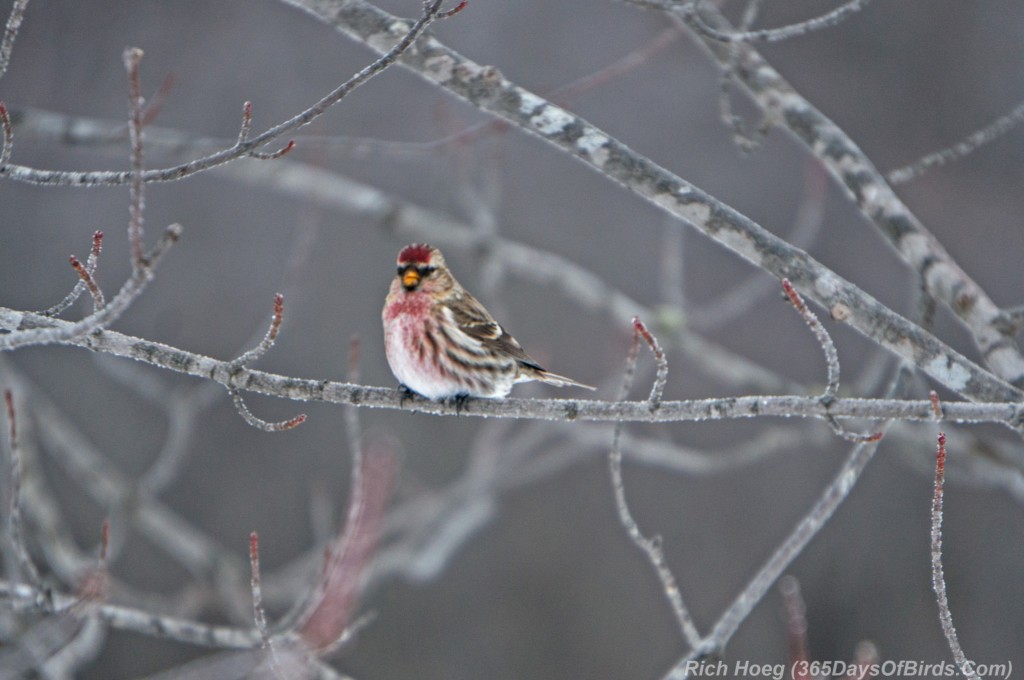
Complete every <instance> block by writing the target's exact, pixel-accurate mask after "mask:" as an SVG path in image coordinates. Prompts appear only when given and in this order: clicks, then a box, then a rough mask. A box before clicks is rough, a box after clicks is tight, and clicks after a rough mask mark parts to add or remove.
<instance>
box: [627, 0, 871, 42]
mask: <svg viewBox="0 0 1024 680" xmlns="http://www.w3.org/2000/svg"><path fill="white" fill-rule="evenodd" d="M868 2H870V0H849V2H847V3H846V4H844V5H841V6H840V7H837V8H836V9H834V10H832V11H831V12H828V13H827V14H823V15H821V16H819V17H814V18H813V19H808V20H806V21H801V22H799V23H796V24H790V25H789V26H783V27H781V28H767V29H764V30H760V31H731V32H726V31H719V30H717V29H715V28H714V27H712V26H709V25H708V24H706V23H704V20H703V19H701V16H700V11H701V8H702V7H703V6H704V5H705V4H706V2H705V0H691V2H688V3H687V4H686V5H684V6H683V8H682V11H683V12H684V13H687V14H689V15H691V16H693V18H694V22H693V24H694V26H695V27H696V28H697V30H699V31H700V32H701V33H702V34H704V35H705V36H707V37H709V38H711V39H713V40H718V41H720V42H778V41H780V40H788V39H789V38H795V37H797V36H801V35H806V34H807V33H811V32H812V31H817V30H821V29H824V28H831V27H833V26H836V25H837V24H839V23H840V22H842V21H843V20H845V19H847V18H849V17H851V16H853V15H854V14H856V13H857V12H859V11H860V10H862V9H863V8H864V7H865V6H866V5H867V4H868ZM638 4H641V5H647V6H660V7H661V8H662V9H666V8H669V7H670V6H671V5H672V4H676V3H671V2H660V1H659V0H639V1H638Z"/></svg>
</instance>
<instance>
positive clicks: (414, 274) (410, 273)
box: [402, 267, 420, 290]
mask: <svg viewBox="0 0 1024 680" xmlns="http://www.w3.org/2000/svg"><path fill="white" fill-rule="evenodd" d="M402 285H403V286H405V288H406V289H407V290H412V289H413V288H415V287H416V286H418V285H420V273H419V272H418V271H416V268H415V267H409V268H408V269H406V270H405V271H404V272H403V273H402Z"/></svg>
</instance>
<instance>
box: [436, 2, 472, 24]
mask: <svg viewBox="0 0 1024 680" xmlns="http://www.w3.org/2000/svg"><path fill="white" fill-rule="evenodd" d="M468 4H469V0H462V2H460V3H459V4H457V5H455V7H452V8H451V9H450V10H447V11H445V12H438V13H437V18H438V19H450V18H452V17H453V16H455V15H456V14H458V13H459V12H461V11H462V10H464V9H466V5H468Z"/></svg>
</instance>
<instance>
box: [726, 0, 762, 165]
mask: <svg viewBox="0 0 1024 680" xmlns="http://www.w3.org/2000/svg"><path fill="white" fill-rule="evenodd" d="M761 2H762V0H750V2H749V3H748V4H747V8H746V9H745V10H744V12H743V17H742V18H741V19H740V26H739V28H740V30H741V31H747V30H748V29H749V28H750V27H751V26H753V25H754V21H756V20H757V13H758V12H759V11H760V9H761ZM731 52H732V54H731V55H730V57H729V59H728V61H727V62H726V63H725V64H724V65H723V66H722V73H721V75H720V76H719V80H718V109H719V113H720V115H721V117H722V120H723V121H724V122H725V124H726V126H727V127H728V128H729V129H730V130H732V135H733V140H734V141H735V142H736V145H737V146H738V147H739V148H740V150H741V151H743V152H745V153H751V152H753V151H755V150H757V149H758V148H759V147H760V146H761V142H762V141H763V140H764V138H765V136H767V134H768V131H769V130H770V129H771V119H770V118H769V117H768V116H766V115H762V118H761V122H760V123H758V124H757V126H756V127H755V128H754V129H753V130H754V131H753V133H750V132H747V126H746V124H745V123H744V122H743V119H742V118H741V117H739V116H738V115H736V114H735V113H733V111H732V93H731V90H730V85H731V84H732V81H733V77H734V75H733V73H734V71H735V70H736V66H737V64H738V63H739V57H740V51H739V49H738V48H737V47H735V46H734V47H733V48H732V50H731Z"/></svg>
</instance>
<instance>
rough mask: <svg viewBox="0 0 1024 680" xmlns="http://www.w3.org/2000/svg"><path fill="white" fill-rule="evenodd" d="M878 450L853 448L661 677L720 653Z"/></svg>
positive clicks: (870, 446)
mask: <svg viewBox="0 0 1024 680" xmlns="http://www.w3.org/2000/svg"><path fill="white" fill-rule="evenodd" d="M877 449H878V442H877V441H874V442H864V443H860V444H855V445H854V447H853V451H852V452H851V453H850V456H849V458H847V460H846V462H845V463H844V464H843V466H842V467H841V468H840V469H839V472H838V474H837V475H836V476H835V477H834V478H833V480H832V482H831V483H830V484H829V485H828V487H826V489H825V492H824V493H823V494H822V496H821V498H819V499H818V502H817V503H815V504H814V507H812V508H811V510H810V511H809V512H808V513H807V515H806V516H804V518H803V519H801V520H800V522H799V523H797V526H796V527H795V528H794V529H793V532H792V533H791V534H790V535H789V536H788V537H787V538H786V540H785V541H783V542H782V544H781V545H780V546H779V547H778V548H776V549H775V552H774V553H772V556H771V557H770V558H769V559H768V561H767V562H765V564H764V566H762V567H761V569H760V570H759V571H758V572H757V574H755V575H754V578H752V579H751V580H750V582H749V583H748V584H747V586H746V587H745V588H744V589H743V591H742V592H740V594H739V595H738V596H737V597H736V599H735V600H733V603H732V604H731V605H730V606H729V608H728V609H727V610H726V611H725V612H724V613H723V614H722V615H721V617H719V619H718V622H717V623H716V624H715V626H714V628H712V630H711V632H710V633H709V634H708V636H707V637H706V638H704V640H702V641H701V644H700V645H699V646H698V647H696V648H695V649H694V650H693V651H692V652H690V654H688V655H687V656H685V657H683V658H682V659H680V660H679V661H678V662H677V663H676V665H675V666H674V667H673V668H672V669H671V670H670V671H669V672H668V673H667V674H666V675H665V676H664V677H665V679H666V680H668V679H669V678H680V677H682V676H683V674H684V669H685V668H686V666H687V663H688V662H690V661H692V660H694V659H697V658H699V657H701V656H704V655H707V654H711V653H715V652H720V651H721V650H722V648H723V647H724V646H725V644H726V643H727V642H728V641H729V640H730V639H731V638H732V636H733V634H735V632H736V631H737V629H739V627H740V624H741V623H743V621H745V620H746V618H747V617H748V616H749V615H750V613H751V612H752V611H753V610H754V607H756V606H757V604H758V603H759V602H760V601H761V600H762V598H764V595H765V593H766V592H767V591H768V589H769V588H770V587H771V585H772V583H774V582H775V580H776V579H777V578H778V577H779V575H781V574H782V572H783V571H785V569H786V568H787V567H788V566H789V565H790V564H791V563H792V562H793V560H794V559H796V557H797V556H798V555H799V554H800V553H801V552H803V549H804V548H805V547H807V544H808V543H810V541H811V539H812V538H814V537H815V536H816V535H817V534H818V532H819V531H820V530H821V528H822V527H823V526H824V525H825V523H826V522H827V521H828V520H829V518H831V517H832V515H833V513H835V511H836V508H838V507H839V505H840V504H841V503H842V502H843V501H844V500H845V499H846V497H847V496H848V495H849V493H850V490H851V489H853V487H854V486H855V485H856V483H857V480H858V478H859V477H860V475H861V473H862V472H863V471H864V468H865V467H866V466H867V464H868V463H869V462H870V461H871V459H872V457H873V456H874V454H875V451H876V450H877Z"/></svg>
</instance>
